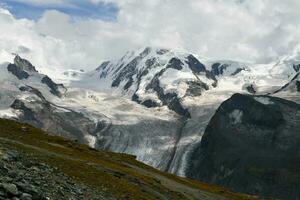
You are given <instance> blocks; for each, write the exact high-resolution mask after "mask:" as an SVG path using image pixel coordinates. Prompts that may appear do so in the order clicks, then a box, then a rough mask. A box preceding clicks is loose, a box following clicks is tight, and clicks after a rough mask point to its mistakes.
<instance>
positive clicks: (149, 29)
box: [0, 0, 300, 70]
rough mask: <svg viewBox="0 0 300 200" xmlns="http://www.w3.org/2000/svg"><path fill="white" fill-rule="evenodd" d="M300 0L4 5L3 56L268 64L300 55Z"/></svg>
mask: <svg viewBox="0 0 300 200" xmlns="http://www.w3.org/2000/svg"><path fill="white" fill-rule="evenodd" d="M299 10H300V1H299V0H0V30H1V31H0V59H2V60H5V59H8V58H9V57H10V55H9V53H11V52H16V53H19V54H21V55H22V56H24V57H26V58H29V59H30V60H32V61H33V62H34V63H35V64H36V65H38V66H40V67H41V69H43V70H45V69H57V68H59V69H68V68H77V69H80V68H83V69H92V68H95V67H96V66H97V65H99V64H100V63H101V62H102V61H104V60H106V59H111V58H116V57H119V56H121V55H122V54H124V52H126V51H127V50H132V49H137V48H138V49H140V48H143V47H145V46H154V47H164V48H172V49H179V50H184V51H189V52H192V53H195V54H198V55H201V56H205V57H209V58H216V59H231V60H240V61H250V62H256V63H267V62H270V61H272V60H276V59H277V58H278V57H280V56H284V55H287V54H291V53H293V52H295V51H298V50H299V49H300V48H299V42H300V14H299Z"/></svg>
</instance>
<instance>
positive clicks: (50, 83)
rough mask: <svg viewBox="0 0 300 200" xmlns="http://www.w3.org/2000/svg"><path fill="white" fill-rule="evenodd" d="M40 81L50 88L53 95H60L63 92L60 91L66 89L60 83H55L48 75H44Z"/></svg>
mask: <svg viewBox="0 0 300 200" xmlns="http://www.w3.org/2000/svg"><path fill="white" fill-rule="evenodd" d="M41 82H42V83H44V84H45V85H47V86H48V87H49V88H50V92H51V93H52V94H54V95H55V96H58V97H61V96H62V95H63V93H62V92H61V91H66V88H65V87H64V86H63V85H62V84H56V83H54V82H53V81H52V79H51V78H49V77H48V76H44V78H42V80H41Z"/></svg>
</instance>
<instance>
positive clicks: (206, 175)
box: [187, 94, 300, 199]
mask: <svg viewBox="0 0 300 200" xmlns="http://www.w3.org/2000/svg"><path fill="white" fill-rule="evenodd" d="M299 129H300V105H299V104H296V103H294V102H291V101H287V100H283V99H280V98H275V97H269V96H248V95H241V94H235V95H233V96H232V97H231V98H230V99H228V100H227V101H225V102H224V103H222V105H221V106H220V107H219V108H218V110H217V111H216V113H215V115H214V116H213V117H212V119H211V121H210V123H209V125H208V126H207V128H206V131H205V134H204V136H203V139H202V141H201V143H200V144H199V145H198V147H197V148H195V150H194V152H193V153H192V155H191V158H190V165H189V168H188V169H187V176H188V177H190V178H194V179H198V180H202V181H205V182H208V183H214V184H219V185H223V186H226V187H229V188H232V189H233V190H235V191H239V192H245V193H250V194H259V195H261V196H266V197H274V198H280V199H298V198H299V197H300V174H299V167H300V162H299V160H300V156H299V152H300V145H299V144H300V132H299Z"/></svg>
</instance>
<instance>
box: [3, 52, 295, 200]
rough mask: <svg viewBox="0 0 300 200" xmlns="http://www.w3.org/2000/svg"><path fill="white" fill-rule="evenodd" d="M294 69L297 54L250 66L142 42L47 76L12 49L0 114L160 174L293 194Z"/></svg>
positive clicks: (286, 196) (287, 195) (276, 194)
mask: <svg viewBox="0 0 300 200" xmlns="http://www.w3.org/2000/svg"><path fill="white" fill-rule="evenodd" d="M0 63H1V61H0ZM299 73H300V56H298V55H290V56H286V57H282V58H280V59H279V60H278V61H276V62H273V63H270V64H251V63H242V62H237V61H229V60H211V59H207V58H201V57H199V56H197V55H194V54H191V53H187V52H177V51H172V50H169V49H157V48H151V47H147V48H145V49H143V50H138V51H134V52H131V51H130V52H127V53H126V54H125V55H124V56H123V57H122V58H120V59H115V60H112V61H105V62H103V63H101V64H100V65H99V67H98V68H96V69H95V70H92V71H88V72H85V71H83V70H68V71H66V72H64V73H63V74H61V75H59V77H60V79H55V77H56V76H55V75H51V74H48V75H43V74H41V73H39V72H38V69H37V68H36V67H35V66H34V65H33V64H31V63H30V61H28V60H26V59H23V58H21V57H20V56H19V55H15V58H14V62H13V63H2V64H1V66H0V88H1V90H0V117H1V118H7V119H13V120H16V121H19V122H22V123H28V124H31V125H33V126H35V127H37V128H41V129H43V130H45V131H47V132H48V133H50V134H53V135H58V136H63V137H66V138H69V139H72V140H74V141H77V142H79V143H83V144H88V145H89V146H90V147H92V148H95V149H98V150H106V151H112V152H118V153H126V154H131V155H135V156H136V159H137V160H139V161H141V162H144V163H146V164H148V165H151V166H153V167H155V168H157V169H159V170H161V171H164V172H169V173H173V174H176V175H179V176H183V177H189V178H192V179H197V180H201V181H205V182H208V183H213V184H219V185H223V186H225V187H228V188H231V189H233V190H235V191H238V192H243V193H248V194H255V195H262V196H266V197H274V198H283V199H296V198H298V197H300V194H299V192H298V191H300V185H299V184H298V183H299V179H298V177H299V173H297V172H296V170H295V168H296V167H297V166H298V165H299V162H298V161H297V160H299V159H298V158H299V156H298V154H297V152H299V150H298V147H297V146H298V145H297V144H298V142H300V138H299V136H298V135H299V134H298V130H299V127H298V124H299V120H300V119H299V113H300V108H299V107H300V106H299V103H300V96H299V92H300V76H299ZM58 82H62V83H63V84H60V83H58ZM291 152H293V153H291ZM275 153H276V156H275V155H274V154H275ZM260 155H261V156H260ZM283 158H284V159H283ZM283 160H284V163H283V164H279V163H280V162H282V161H283ZM290 166H293V167H290ZM282 177H286V179H289V180H285V179H284V178H282ZM288 177H290V178H291V179H292V177H294V180H290V178H288ZM295 183H297V184H295ZM281 188H289V189H285V192H276V191H279V190H280V189H281Z"/></svg>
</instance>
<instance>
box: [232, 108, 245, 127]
mask: <svg viewBox="0 0 300 200" xmlns="http://www.w3.org/2000/svg"><path fill="white" fill-rule="evenodd" d="M229 117H230V119H232V120H233V124H240V123H242V117H243V111H241V110H237V109H236V110H234V111H232V112H231V113H230V114H229Z"/></svg>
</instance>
